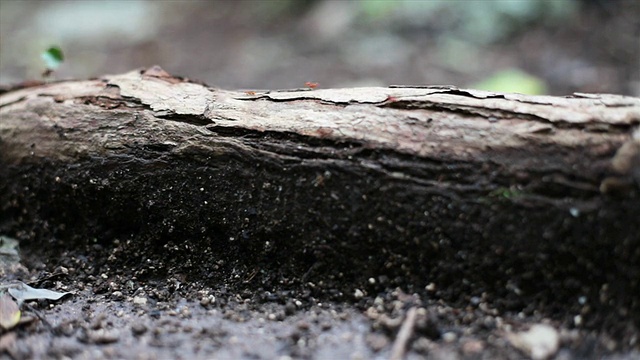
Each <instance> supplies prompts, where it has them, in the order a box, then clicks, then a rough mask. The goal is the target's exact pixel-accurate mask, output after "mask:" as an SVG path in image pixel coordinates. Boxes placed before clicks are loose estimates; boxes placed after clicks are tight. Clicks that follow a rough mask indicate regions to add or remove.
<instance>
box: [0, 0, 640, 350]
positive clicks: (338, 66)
mask: <svg viewBox="0 0 640 360" xmlns="http://www.w3.org/2000/svg"><path fill="white" fill-rule="evenodd" d="M45 3H46V2H43V4H45ZM229 3H231V2H229ZM594 3H598V2H594ZM602 3H605V2H602ZM629 3H631V2H626V3H625V4H627V5H626V6H627V8H628V9H634V7H633V6H632V5H631V6H630V5H628V4H629ZM602 6H605V7H606V9H605V10H606V11H607V15H606V16H605V22H606V23H607V24H609V26H608V27H607V26H603V28H602V29H604V30H603V31H587V30H588V29H587V28H588V25H585V24H589V23H591V21H595V20H594V19H597V18H598V16H599V14H601V12H602V11H605V10H602V9H600V10H598V8H590V9H591V10H589V11H587V12H585V13H584V14H582V17H581V18H580V19H579V20H578V21H576V22H575V23H573V25H575V26H572V27H569V26H567V27H563V28H560V29H557V31H558V32H557V34H559V35H558V36H557V37H555V38H554V41H553V42H547V41H546V40H545V39H548V38H549V36H550V33H549V32H548V29H533V30H532V31H531V32H529V33H528V35H525V34H522V35H518V36H520V45H519V46H515V47H514V46H500V45H496V46H495V47H493V49H492V50H490V51H489V52H488V53H486V54H484V55H486V56H489V57H485V59H489V60H487V61H485V62H484V63H495V64H498V63H499V64H505V63H506V64H511V65H514V66H519V67H523V68H525V70H527V71H529V72H531V73H533V74H535V75H537V76H539V77H541V78H543V79H545V80H546V81H547V83H548V85H549V89H550V90H549V92H550V93H552V94H567V93H570V92H571V91H607V92H616V93H625V94H631V95H637V94H638V86H639V85H638V72H637V67H636V65H637V62H633V61H629V59H633V57H634V56H637V52H638V49H637V48H636V49H633V48H629V46H628V45H629V39H631V41H637V38H634V37H633V36H634V35H633V32H631V33H629V32H626V31H624V29H623V28H621V27H623V26H624V22H623V21H620V22H617V20H615V19H616V17H617V16H618V15H620V16H623V15H625V14H626V15H625V16H626V17H625V18H628V15H629V13H630V11H628V10H626V11H625V10H623V11H622V12H623V13H625V14H617V13H616V11H617V10H615V9H614V10H611V8H609V7H608V6H607V5H602ZM232 10H233V9H232ZM186 11H188V14H187V15H189V14H191V15H193V16H191V15H189V16H186V15H184V14H183V15H184V18H185V19H191V20H190V21H181V22H175V23H174V24H173V25H172V27H169V28H166V29H165V31H166V33H165V35H166V36H165V35H163V36H164V37H158V38H163V39H164V40H165V42H166V43H171V44H175V46H176V49H178V50H176V51H162V50H161V48H160V47H159V45H158V44H156V43H155V42H153V41H146V42H142V43H141V44H137V45H135V46H134V47H133V48H131V49H133V50H131V49H130V48H116V49H115V50H113V51H112V52H111V54H112V56H111V57H109V58H108V59H107V60H105V64H104V66H105V67H106V68H105V67H103V68H97V69H94V68H91V69H84V68H82V66H81V65H76V70H78V71H80V72H79V74H80V75H77V74H78V73H73V75H74V76H85V75H86V74H94V75H98V74H101V73H102V72H110V73H116V72H121V71H124V70H130V69H131V68H134V67H139V66H147V65H151V64H155V63H159V64H160V65H162V66H163V67H166V68H168V70H169V71H170V72H172V73H176V74H182V75H188V76H193V77H195V78H200V79H203V80H205V81H207V82H210V83H212V84H215V85H219V86H221V87H233V88H237V87H244V88H253V87H262V88H274V87H280V88H287V87H299V86H300V85H301V84H303V83H304V81H305V80H314V81H319V82H320V83H321V85H322V86H323V87H331V86H352V85H358V84H365V83H366V84H367V85H370V84H371V83H370V82H362V81H361V80H362V79H365V80H367V79H370V78H369V77H368V75H367V74H369V75H370V74H386V75H385V76H383V77H382V79H380V78H376V80H375V81H376V82H377V83H380V82H383V83H384V82H393V83H404V82H410V81H411V79H417V82H419V83H441V82H446V83H456V84H465V83H472V82H474V81H478V80H480V79H481V78H482V77H481V76H480V75H479V74H478V73H474V74H471V73H463V72H460V71H457V70H455V69H443V68H439V69H438V68H437V67H436V68H435V69H433V70H428V71H427V70H425V69H423V67H422V65H423V64H424V63H437V59H436V58H435V57H436V53H435V52H434V51H427V49H430V48H431V47H430V43H429V41H431V40H429V39H426V38H425V39H423V40H424V41H425V43H423V44H422V46H420V48H421V49H423V50H424V52H425V53H422V52H421V51H423V50H420V51H417V52H416V51H409V50H407V49H411V47H395V49H397V52H398V53H396V54H395V55H396V59H400V60H398V61H407V62H406V64H407V66H402V67H399V66H398V65H397V62H396V63H395V64H387V63H379V64H378V65H376V66H370V67H369V68H367V69H364V68H363V67H361V66H360V63H359V62H358V61H351V62H350V61H346V60H345V61H338V62H336V61H332V60H330V59H334V58H329V57H330V56H333V55H336V56H338V55H339V50H337V49H334V48H332V47H331V46H330V45H327V47H328V50H327V49H325V50H327V51H325V52H323V53H322V54H320V52H319V50H318V49H319V48H318V47H317V46H320V45H318V44H316V45H315V46H316V48H314V47H313V44H311V45H309V46H305V44H299V46H295V45H294V46H292V47H291V48H292V49H302V50H301V51H306V53H304V52H303V53H298V54H293V55H292V54H289V56H290V57H292V58H296V59H306V60H304V61H295V62H294V63H286V62H282V61H280V60H281V59H279V56H280V55H281V54H285V53H286V52H285V51H281V50H282V49H281V46H282V44H283V41H285V40H286V41H288V40H287V39H290V38H291V36H292V35H291V32H289V34H287V32H288V30H287V29H297V30H299V29H300V28H301V27H302V28H304V29H307V30H305V31H311V30H308V29H309V28H313V24H311V23H313V21H316V20H318V19H320V20H322V18H321V17H320V15H316V16H315V17H314V15H313V14H311V15H309V16H308V17H307V20H306V22H304V23H303V22H301V23H300V24H297V23H293V22H286V21H283V22H282V23H281V24H280V25H279V26H278V27H274V25H272V27H271V30H273V31H282V30H283V29H282V28H283V27H284V30H285V31H282V32H280V33H278V34H280V35H277V34H275V35H274V34H273V33H269V32H268V31H269V28H267V29H266V30H265V29H262V30H261V32H258V31H253V30H251V31H249V30H248V26H244V25H242V26H241V25H240V22H242V21H246V19H244V18H242V16H234V17H229V18H227V19H226V20H220V21H229V22H232V24H231V26H230V27H229V29H231V30H230V33H224V32H217V33H211V34H209V35H207V36H204V35H202V32H201V30H202V29H200V27H206V25H204V24H205V22H203V21H196V20H194V19H197V17H198V16H199V17H206V16H207V15H206V14H207V13H206V12H203V11H200V10H199V8H191V7H189V8H188V9H187V10H186ZM230 11H231V10H230ZM194 17H195V18H194ZM585 19H586V20H585ZM589 19H590V20H589ZM326 20H327V21H329V20H330V19H326ZM234 21H235V23H234ZM305 24H306V25H305ZM310 24H311V25H310ZM258 25H260V24H258ZM327 26H329V25H327ZM297 30H296V31H297ZM621 30H622V31H621ZM179 31H185V32H187V33H192V34H195V35H194V36H190V37H185V38H183V39H190V41H183V40H181V39H180V38H177V37H176V36H178V35H175V34H178V33H179ZM292 31H293V30H292ZM587 33H588V34H589V35H588V37H587V35H586V34H587ZM7 34H8V33H7ZM198 34H200V35H198ZM554 34H556V33H554ZM576 34H577V35H578V37H580V36H581V34H582V35H584V36H583V37H582V39H583V42H581V43H580V44H576V42H575V38H576V37H575V36H576ZM270 35H273V36H270ZM203 36H204V37H203ZM318 36H320V34H319V35H318ZM325 36H334V37H335V36H337V37H340V35H331V34H328V35H327V34H325ZM230 39H235V40H237V41H233V43H231V41H230ZM283 39H284V40H283ZM634 39H635V40H634ZM204 40H206V41H204ZM414 40H415V41H418V40H416V39H414ZM616 40H619V41H620V43H619V44H617V45H616ZM344 41H349V39H345V40H344ZM351 41H354V44H355V43H358V40H357V39H356V40H353V39H351ZM411 41H413V40H408V42H411ZM562 41H565V43H562ZM270 42H272V43H270ZM294 42H295V41H294ZM392 42H393V41H392ZM587 43H588V44H587ZM202 44H207V46H210V48H208V49H206V48H202ZM240 44H244V45H243V46H242V47H240ZM270 44H271V45H270ZM327 44H328V43H327ZM527 44H528V45H527ZM531 44H534V45H535V44H537V45H536V46H531ZM632 44H633V42H632ZM395 45H397V43H396V44H395ZM618 45H619V47H620V49H623V50H624V49H626V51H628V52H629V53H625V52H624V51H618V52H616V51H611V49H614V50H615V48H616V46H618ZM636 45H637V43H636ZM3 46H4V44H3ZM252 46H253V47H257V48H258V49H257V50H256V49H253V48H252ZM580 48H588V50H589V51H584V52H580V54H581V55H580V57H579V59H578V62H581V63H583V64H587V65H588V66H587V65H585V66H584V67H583V70H585V71H587V70H589V69H591V70H593V69H596V70H597V71H595V72H593V73H592V76H591V77H587V80H583V81H582V82H575V81H573V80H572V79H573V78H568V77H569V76H570V75H571V72H568V71H560V70H558V69H561V66H560V65H562V64H565V65H566V64H569V63H572V60H571V59H572V58H573V54H571V52H572V51H578V52H579V49H580ZM71 49H73V48H71ZM217 49H225V50H224V51H217ZM252 49H253V50H252ZM261 49H262V50H265V49H267V50H269V49H270V50H269V52H268V53H269V54H271V56H272V58H270V59H268V61H270V62H271V63H272V64H280V65H279V66H276V65H273V66H272V67H271V68H265V67H263V66H259V65H260V64H261V62H262V61H263V60H264V59H265V58H264V57H263V55H253V56H252V55H251V54H261V53H260V52H259V51H262V50H261ZM274 49H276V50H274ZM278 49H280V50H278ZM287 49H289V47H287ZM523 49H529V51H523ZM3 51H4V50H3ZM255 51H258V52H257V53H256V52H255ZM385 51H387V50H385ZM407 51H409V52H407ZM8 52H9V51H6V53H8ZM202 53H204V54H210V55H211V56H210V60H211V61H210V62H208V63H207V64H204V62H202V61H201V60H200V59H199V58H198V56H185V54H188V55H191V54H202ZM316 53H317V54H318V55H314V54H316ZM331 54H333V55H331ZM621 54H622V55H624V56H622V55H621ZM625 54H627V55H625ZM80 56H81V55H80ZM619 56H622V58H619ZM163 57H164V58H163ZM176 57H179V58H181V59H182V60H181V61H178V60H177V59H176ZM534 57H539V58H541V59H542V60H543V61H541V62H535V63H534V62H533V61H532V60H531V59H533V58H534ZM132 59H137V60H140V59H143V60H144V61H145V63H144V64H139V63H137V62H133V60H132ZM163 59H164V61H163ZM403 59H404V60H403ZM494 60H495V61H494ZM194 62H195V63H194ZM5 63H6V64H9V63H8V62H5ZM167 63H168V64H167ZM327 63H331V64H332V66H326V64H327ZM237 64H244V65H247V64H248V65H247V66H249V67H248V68H247V67H245V68H242V69H240V68H238V66H237ZM589 64H590V65H589ZM251 66H254V68H252V67H251ZM247 69H248V70H247ZM363 69H364V70H363ZM483 69H484V68H479V69H478V71H480V72H483V71H486V69H484V70H483ZM241 70H242V71H241ZM365 70H366V71H368V73H367V72H365ZM552 70H553V71H552ZM4 71H5V75H4V79H10V80H12V81H14V80H24V79H23V78H22V77H23V75H24V74H26V72H23V71H22V70H21V68H20V67H19V66H13V65H8V67H5V68H4ZM63 71H70V70H64V69H63ZM82 71H85V72H86V73H82ZM7 72H11V73H12V74H13V75H12V76H7V75H6V73H7ZM587 72H588V71H587ZM15 74H18V75H15ZM450 79H454V80H453V81H452V80H450ZM289 82H292V83H289ZM414 82H415V81H414ZM13 232H18V230H16V229H14V231H13ZM32 240H36V239H32ZM130 240H131V243H133V244H135V239H130ZM32 243H34V242H33V241H32ZM126 246H130V244H129V245H125V244H120V243H113V244H90V245H86V247H81V248H74V249H62V250H60V249H59V250H55V251H54V250H52V249H51V248H50V247H45V248H42V249H41V248H38V247H37V246H31V247H23V248H22V249H21V256H22V259H21V264H13V265H11V266H7V267H5V268H4V269H3V270H2V275H3V277H2V278H3V282H4V281H9V280H11V279H21V280H23V281H25V282H27V283H29V284H30V285H31V286H33V287H38V288H47V289H51V290H57V291H71V292H72V293H73V294H72V295H69V296H66V297H64V298H62V299H60V300H58V301H55V302H52V301H47V300H39V301H31V302H27V303H26V304H25V305H24V307H23V314H22V316H23V322H22V323H21V324H19V325H18V326H16V327H15V328H12V329H10V330H2V331H1V332H0V359H27V358H53V359H67V358H73V359H119V358H126V359H165V358H175V359H210V358H218V359H282V360H284V359H298V358H302V359H307V358H308V359H402V358H406V359H421V358H428V359H521V358H536V359H545V358H556V359H596V358H597V359H638V358H640V351H639V350H638V349H639V346H640V345H639V344H640V339H638V337H639V334H637V333H636V332H634V330H633V329H634V328H633V327H629V329H630V330H629V331H627V332H622V333H616V334H613V333H608V332H606V331H601V330H599V329H585V328H581V327H580V322H581V318H580V314H579V312H576V313H575V314H572V315H569V314H565V315H563V316H559V317H550V316H549V312H540V311H536V310H535V309H533V311H530V312H526V313H524V312H521V311H505V310H498V309H496V308H494V307H493V305H492V303H491V302H489V301H485V299H482V298H474V299H473V301H472V302H470V303H468V304H465V305H461V304H459V303H456V304H453V303H449V302H447V301H444V300H442V299H439V298H437V297H425V296H424V295H423V296H420V295H417V294H412V293H405V292H403V290H402V289H396V288H389V289H386V290H385V291H382V292H379V293H373V294H369V293H366V292H364V291H360V290H357V289H356V290H354V292H353V293H351V294H337V295H335V294H334V295H335V296H334V295H332V291H333V290H334V287H333V285H335V284H332V283H331V282H330V281H327V282H326V283H325V284H323V285H321V286H320V285H318V284H313V283H307V284H306V285H304V286H301V287H296V288H293V289H286V287H282V288H281V289H278V290H275V291H271V290H266V289H265V288H264V287H263V286H261V284H256V283H253V282H251V281H247V283H246V286H244V287H237V286H234V287H230V286H226V285H225V284H212V283H210V282H207V281H204V280H199V279H193V278H188V277H185V276H184V274H181V273H179V272H176V273H171V272H169V273H163V274H161V275H162V276H159V275H158V276H156V275H154V274H149V273H141V271H142V270H141V268H142V266H126V264H127V262H126V256H127V253H129V252H133V251H134V250H133V249H131V248H124V247H126ZM159 259H160V258H159V257H150V259H149V261H148V262H147V263H145V264H143V265H144V266H143V267H144V268H146V269H160V268H162V267H163V265H162V261H161V260H159ZM183 260H185V261H187V260H188V259H183ZM138 265H141V264H138ZM151 273H153V271H151ZM236 276H240V277H251V274H246V273H240V274H238V275H236ZM505 276H507V274H505ZM304 278H305V274H299V279H297V280H298V281H296V283H303V284H304V281H300V280H301V279H302V280H304ZM372 281H376V279H372ZM318 287H322V290H319V289H318ZM427 290H428V291H427V293H429V289H427ZM452 291H454V292H460V291H461V290H460V289H452ZM578 308H579V307H578Z"/></svg>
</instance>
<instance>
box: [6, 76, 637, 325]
mask: <svg viewBox="0 0 640 360" xmlns="http://www.w3.org/2000/svg"><path fill="white" fill-rule="evenodd" d="M0 115H1V120H0V219H1V220H0V233H3V234H7V235H11V236H14V237H17V238H20V239H21V240H22V246H23V247H25V246H26V247H28V248H31V249H38V248H58V247H59V248H60V249H67V250H68V249H72V248H73V247H74V246H76V245H77V244H86V243H88V242H89V243H93V242H96V243H99V244H102V246H115V245H113V244H119V246H121V245H122V244H126V252H125V253H120V254H119V255H118V258H119V261H120V262H119V264H120V265H121V266H129V267H136V268H138V269H139V272H140V275H141V276H142V275H144V274H147V275H149V274H152V273H155V274H166V273H175V272H179V273H181V274H185V276H186V277H187V278H189V279H190V281H204V282H210V283H211V282H217V283H224V284H226V285H227V286H230V287H242V286H245V285H247V284H253V285H255V284H258V286H259V287H260V288H261V289H272V288H300V287H302V288H308V289H311V291H312V292H314V293H318V294H324V295H325V296H329V297H332V298H334V299H348V298H350V297H351V296H352V294H353V292H354V291H355V290H356V289H358V291H360V289H362V291H365V292H369V293H373V294H374V293H375V292H376V291H379V290H380V289H385V288H393V287H396V286H398V287H401V288H403V289H405V291H409V292H419V293H424V294H427V295H428V296H429V297H432V298H442V299H445V300H447V301H451V302H457V303H460V304H469V303H473V301H474V299H477V298H479V297H481V298H483V299H485V300H488V301H492V303H493V304H494V305H495V306H497V307H499V308H503V309H506V310H513V311H524V312H525V313H532V312H534V311H542V312H543V313H545V314H550V316H553V314H554V313H556V312H557V311H558V310H559V309H560V310H562V311H561V312H560V313H561V314H563V315H562V316H564V315H567V316H573V315H576V314H578V313H581V314H583V315H584V317H585V322H586V323H587V325H589V324H591V325H592V326H600V325H602V324H603V323H608V322H611V321H613V320H611V319H614V318H615V319H619V318H620V316H622V317H623V318H628V317H631V318H633V320H634V321H635V322H636V324H637V322H638V319H639V318H640V303H639V301H638V298H637V296H636V295H635V294H638V293H640V286H639V284H638V279H640V265H639V264H640V235H639V234H640V221H639V220H640V201H639V200H640V196H639V193H640V192H639V184H640V130H638V129H639V126H640V99H638V98H631V97H624V96H616V95H603V94H574V95H572V96H569V97H550V96H524V95H517V94H499V93H492V92H486V91H477V90H467V89H459V88H455V87H450V86H425V87H415V86H392V87H388V88H359V89H314V90H312V89H295V90H282V91H257V90H256V91H227V90H221V89H215V88H210V87H207V86H205V85H203V84H199V83H195V82H192V81H189V80H188V79H183V78H178V77H174V76H171V75H169V74H167V73H166V72H164V71H162V70H161V69H159V68H151V69H149V70H141V71H134V72H130V73H127V74H123V75H114V76H104V77H101V78H98V79H93V80H87V81H63V82H56V83H48V84H42V85H39V86H35V87H28V88H17V89H11V90H9V91H7V92H5V93H4V94H2V95H1V96H0ZM60 251H62V250H60ZM152 256H153V257H155V258H159V259H162V263H163V264H165V266H164V269H148V268H145V266H144V260H145V259H146V258H148V257H152ZM111 260H113V259H111ZM105 261H106V259H105ZM116 263H117V262H116ZM247 286H248V285H247ZM589 322H591V323H589Z"/></svg>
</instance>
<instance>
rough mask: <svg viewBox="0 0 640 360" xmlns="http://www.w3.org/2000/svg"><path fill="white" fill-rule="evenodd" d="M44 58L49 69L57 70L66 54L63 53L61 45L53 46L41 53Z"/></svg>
mask: <svg viewBox="0 0 640 360" xmlns="http://www.w3.org/2000/svg"><path fill="white" fill-rule="evenodd" d="M40 56H41V57H42V60H44V62H45V64H46V65H47V69H51V70H55V69H57V68H58V67H59V66H60V64H62V62H63V61H64V54H63V53H62V49H60V47H59V46H52V47H50V48H49V49H47V51H45V52H43V53H42V54H41V55H40Z"/></svg>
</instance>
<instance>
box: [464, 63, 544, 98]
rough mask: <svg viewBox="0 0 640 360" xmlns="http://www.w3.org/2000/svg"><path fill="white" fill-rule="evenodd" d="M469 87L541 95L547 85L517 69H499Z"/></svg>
mask: <svg viewBox="0 0 640 360" xmlns="http://www.w3.org/2000/svg"><path fill="white" fill-rule="evenodd" d="M471 87H472V88H474V89H479V90H488V91H497V92H506V93H521V94H529V95H541V94H544V93H546V91H547V86H546V84H545V82H544V81H543V80H542V79H540V78H537V77H535V76H533V75H529V74H527V73H525V72H523V71H520V70H518V69H508V70H503V71H499V72H497V73H495V74H494V75H492V76H490V77H488V78H486V79H484V80H482V81H480V82H478V83H475V84H472V85H471Z"/></svg>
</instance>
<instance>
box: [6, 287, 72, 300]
mask: <svg viewBox="0 0 640 360" xmlns="http://www.w3.org/2000/svg"><path fill="white" fill-rule="evenodd" d="M7 291H9V294H11V296H13V298H14V299H16V300H18V301H24V300H36V299H47V300H59V299H60V298H61V297H63V296H65V295H68V294H71V293H70V292H58V291H53V290H47V289H36V288H32V287H31V286H29V285H27V284H25V283H18V284H16V285H14V286H12V287H10V288H9V289H8V290H7Z"/></svg>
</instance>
